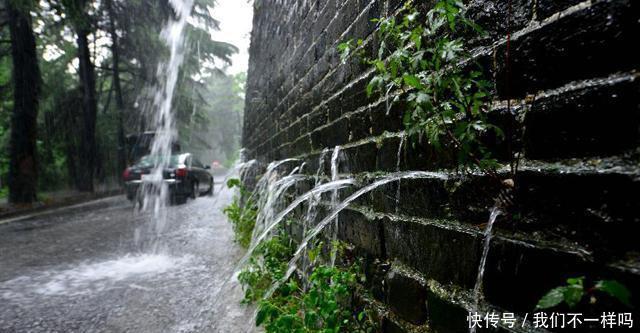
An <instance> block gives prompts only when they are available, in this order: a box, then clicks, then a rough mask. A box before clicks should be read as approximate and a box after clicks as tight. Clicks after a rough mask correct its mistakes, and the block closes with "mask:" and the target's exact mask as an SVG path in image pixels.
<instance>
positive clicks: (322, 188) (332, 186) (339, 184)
mask: <svg viewBox="0 0 640 333" xmlns="http://www.w3.org/2000/svg"><path fill="white" fill-rule="evenodd" d="M353 184H355V181H354V180H353V179H340V180H336V181H332V182H328V183H325V184H322V185H319V186H316V187H314V188H313V189H312V190H310V191H309V192H307V193H305V194H303V195H301V196H299V197H297V198H296V199H295V200H294V201H293V202H292V203H291V204H290V205H289V206H288V207H287V208H285V209H284V210H282V211H281V212H280V213H278V215H276V216H275V217H274V218H273V219H272V220H271V221H268V223H267V224H265V227H264V229H263V230H262V232H261V233H258V234H255V235H254V237H253V238H252V240H251V245H250V246H249V249H248V250H247V253H246V254H245V256H244V257H243V258H242V259H240V261H239V262H238V264H237V265H236V267H238V270H239V269H241V268H242V267H243V266H244V264H245V263H246V262H247V261H248V260H249V258H250V257H251V254H252V253H253V252H254V251H255V249H256V248H257V247H258V245H260V243H261V242H262V241H263V240H264V239H265V238H266V237H267V236H268V235H269V233H270V232H271V231H273V230H274V229H275V227H276V226H278V225H279V224H280V223H281V222H282V221H283V220H284V218H285V217H286V216H287V215H288V214H289V213H291V212H292V211H293V210H294V209H296V207H298V206H299V205H300V204H301V203H303V202H304V201H307V200H309V199H310V198H313V197H315V196H317V195H319V194H322V193H325V192H329V191H333V190H336V189H341V188H345V187H347V186H350V185H353ZM334 217H335V216H334ZM323 221H324V220H323ZM329 222H330V221H329ZM327 223H328V222H327ZM327 223H325V225H326V224H327ZM314 229H315V228H314ZM314 229H311V230H312V231H313V230H314ZM305 239H306V238H305Z"/></svg>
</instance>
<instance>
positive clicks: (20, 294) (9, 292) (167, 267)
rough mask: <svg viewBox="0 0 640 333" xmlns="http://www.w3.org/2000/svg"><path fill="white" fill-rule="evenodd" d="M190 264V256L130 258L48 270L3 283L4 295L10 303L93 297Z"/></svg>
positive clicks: (1, 288)
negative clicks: (33, 297)
mask: <svg viewBox="0 0 640 333" xmlns="http://www.w3.org/2000/svg"><path fill="white" fill-rule="evenodd" d="M190 261H191V257H190V256H185V257H171V256H168V255H163V254H141V255H126V256H124V257H121V258H118V259H113V260H107V261H103V262H97V263H90V264H81V265H79V266H77V267H74V268H71V269H67V270H57V271H46V272H42V273H39V274H35V275H34V276H21V277H18V278H15V279H12V280H9V281H6V282H2V283H0V295H2V298H4V299H6V300H19V299H23V298H25V297H27V295H44V296H76V295H84V294H90V293H95V292H99V291H102V290H105V289H108V288H111V287H113V286H114V285H115V284H116V283H117V282H120V281H127V280H130V279H136V278H141V277H143V278H145V280H148V279H149V278H151V277H153V276H157V275H164V274H166V273H169V272H172V271H178V270H181V269H182V268H184V267H186V266H187V265H188V264H189V262H190ZM131 285H135V284H133V283H132V284H127V285H125V287H131ZM135 286H137V285H135ZM135 289H139V288H135Z"/></svg>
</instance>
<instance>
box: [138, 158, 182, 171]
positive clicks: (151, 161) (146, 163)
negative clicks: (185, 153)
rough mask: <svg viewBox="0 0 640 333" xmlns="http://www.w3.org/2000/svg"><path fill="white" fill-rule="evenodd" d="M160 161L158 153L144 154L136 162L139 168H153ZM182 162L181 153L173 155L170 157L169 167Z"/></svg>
mask: <svg viewBox="0 0 640 333" xmlns="http://www.w3.org/2000/svg"><path fill="white" fill-rule="evenodd" d="M158 163H160V156H156V155H147V156H144V157H142V158H141V159H140V161H138V163H136V166H137V167H139V168H153V167H154V166H155V165H157V164H158ZM178 164H180V155H171V158H169V167H170V168H174V167H176V166H178Z"/></svg>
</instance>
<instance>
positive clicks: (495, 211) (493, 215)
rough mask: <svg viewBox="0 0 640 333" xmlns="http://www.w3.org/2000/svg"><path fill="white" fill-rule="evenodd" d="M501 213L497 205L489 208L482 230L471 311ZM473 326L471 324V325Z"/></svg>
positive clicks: (474, 305)
mask: <svg viewBox="0 0 640 333" xmlns="http://www.w3.org/2000/svg"><path fill="white" fill-rule="evenodd" d="M500 214H502V211H500V208H498V207H497V206H495V207H493V208H491V212H490V214H489V222H487V227H486V229H485V231H484V244H483V248H482V256H481V257H480V264H479V265H478V275H477V276H476V284H475V286H474V287H473V309H472V311H471V312H472V313H475V312H477V311H478V303H479V302H480V293H481V290H482V281H483V278H484V268H485V265H486V264H487V256H488V255H489V248H490V246H491V238H492V236H493V224H494V223H495V221H496V219H497V218H498V216H500ZM472 326H473V325H472ZM475 331H476V328H475V326H473V327H471V328H469V332H471V333H475Z"/></svg>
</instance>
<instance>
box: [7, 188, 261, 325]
mask: <svg viewBox="0 0 640 333" xmlns="http://www.w3.org/2000/svg"><path fill="white" fill-rule="evenodd" d="M220 182H221V179H218V184H219V183H220ZM219 186H220V185H218V186H217V187H216V192H218V194H216V197H215V198H213V197H201V198H198V199H197V200H189V202H188V203H187V204H184V205H180V206H172V207H169V208H168V209H167V219H166V223H164V225H163V224H156V223H152V222H150V221H151V220H152V219H151V217H150V215H149V214H143V213H139V212H136V211H135V210H134V209H133V206H132V205H131V204H130V203H129V202H128V201H126V199H125V198H124V197H114V198H107V199H103V200H98V201H95V202H92V203H89V204H85V205H82V206H80V207H75V208H70V209H63V210H58V211H55V212H52V213H49V214H45V215H40V216H36V217H32V218H29V219H27V220H23V221H15V222H11V223H6V224H1V225H0V332H153V333H156V332H245V331H246V330H247V329H248V328H249V327H250V326H251V323H252V319H251V315H252V313H253V309H250V308H247V307H246V306H243V305H240V304H239V299H240V297H241V290H240V288H239V287H238V286H237V285H236V284H235V283H233V282H231V283H227V284H224V282H225V281H227V280H228V279H229V276H230V275H232V271H233V266H234V263H235V262H236V261H237V260H238V259H239V257H240V256H241V255H242V253H243V251H242V250H241V249H240V248H239V247H238V246H237V245H235V244H234V243H233V241H232V239H233V233H232V230H231V226H230V225H229V223H228V222H227V221H226V218H225V217H224V215H223V214H222V212H221V210H222V207H224V205H226V204H227V203H228V202H229V201H230V200H231V196H232V193H230V191H229V190H226V189H224V190H222V191H219V190H220V188H219Z"/></svg>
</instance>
